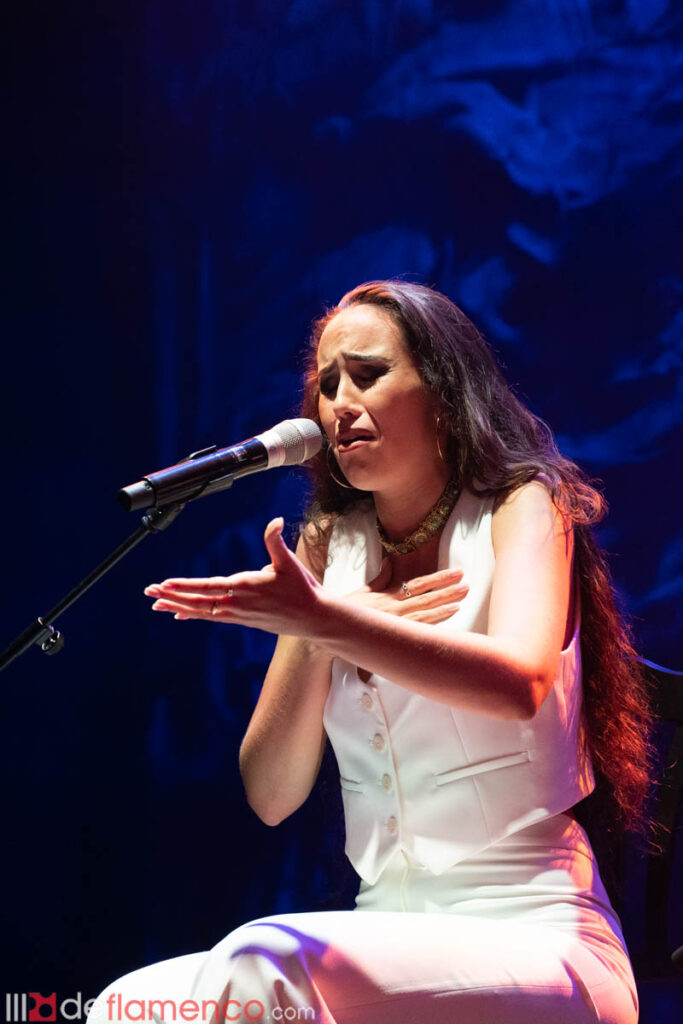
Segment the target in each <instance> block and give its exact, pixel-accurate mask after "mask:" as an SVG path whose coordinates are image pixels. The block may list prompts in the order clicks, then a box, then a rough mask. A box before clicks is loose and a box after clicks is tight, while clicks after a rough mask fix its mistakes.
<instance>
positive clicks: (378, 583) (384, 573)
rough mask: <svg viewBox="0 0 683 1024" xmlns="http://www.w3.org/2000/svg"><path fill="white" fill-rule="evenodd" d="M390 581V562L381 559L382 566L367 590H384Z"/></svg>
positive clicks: (386, 559)
mask: <svg viewBox="0 0 683 1024" xmlns="http://www.w3.org/2000/svg"><path fill="white" fill-rule="evenodd" d="M390 581H391V561H390V559H388V558H383V559H382V565H381V566H380V570H379V573H378V575H377V576H375V578H374V580H371V581H370V583H369V584H368V589H369V590H374V591H378V590H386V589H387V587H388V586H389V583H390Z"/></svg>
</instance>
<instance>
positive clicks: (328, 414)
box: [318, 395, 335, 440]
mask: <svg viewBox="0 0 683 1024" xmlns="http://www.w3.org/2000/svg"><path fill="white" fill-rule="evenodd" d="M318 416H319V417H320V424H321V426H322V428H323V430H324V431H325V433H326V434H327V436H328V438H329V439H330V440H332V439H333V437H334V422H335V418H334V413H333V412H332V407H331V405H330V402H329V401H328V400H327V399H326V398H324V397H323V396H322V395H320V396H319V397H318Z"/></svg>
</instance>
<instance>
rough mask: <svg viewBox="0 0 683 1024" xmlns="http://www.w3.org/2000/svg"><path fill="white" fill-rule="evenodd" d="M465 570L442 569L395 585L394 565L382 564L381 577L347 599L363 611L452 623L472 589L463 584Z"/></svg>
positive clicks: (389, 562) (417, 620)
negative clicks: (370, 610) (393, 579)
mask: <svg viewBox="0 0 683 1024" xmlns="http://www.w3.org/2000/svg"><path fill="white" fill-rule="evenodd" d="M462 576H463V573H462V569H440V570H439V571H438V572H432V573H429V574H428V575H426V576H416V577H414V578H413V579H410V580H406V581H405V586H404V584H403V583H399V582H392V579H391V577H392V565H391V561H390V560H389V559H388V558H385V559H384V561H383V562H382V567H381V569H380V571H379V575H378V576H376V577H375V579H374V580H372V581H371V582H370V583H366V584H365V586H363V587H360V588H359V589H358V590H354V591H353V592H352V593H351V594H347V595H346V600H347V601H353V602H354V604H357V605H360V606H361V607H363V608H372V609H374V610H375V611H380V612H389V614H390V615H400V616H401V617H402V618H405V619H412V620H413V621H414V622H427V623H431V624H435V623H437V622H443V621H444V620H445V619H450V617H451V615H455V613H456V612H457V611H458V610H459V608H460V602H461V601H462V600H463V598H464V597H465V596H466V595H467V593H468V591H469V587H468V586H467V584H466V583H463V582H462Z"/></svg>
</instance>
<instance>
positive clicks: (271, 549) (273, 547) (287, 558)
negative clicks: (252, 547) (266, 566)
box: [263, 516, 294, 572]
mask: <svg viewBox="0 0 683 1024" xmlns="http://www.w3.org/2000/svg"><path fill="white" fill-rule="evenodd" d="M284 526H285V521H284V519H283V518H282V516H278V517H277V519H271V521H270V522H269V523H268V525H267V526H266V530H265V533H264V534H263V539H264V541H265V545H266V550H267V551H268V554H269V555H270V560H271V562H272V565H273V568H274V569H275V571H276V572H282V571H283V570H285V569H287V568H288V567H289V565H290V562H291V559H292V558H293V557H294V556H293V555H292V552H291V551H290V550H289V548H288V547H287V545H286V544H285V542H284V540H283V537H282V531H283V529H284Z"/></svg>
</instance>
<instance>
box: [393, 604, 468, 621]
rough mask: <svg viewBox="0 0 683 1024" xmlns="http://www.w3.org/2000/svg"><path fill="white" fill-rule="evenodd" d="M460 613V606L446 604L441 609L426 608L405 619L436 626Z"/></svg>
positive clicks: (408, 615) (412, 613) (410, 614)
mask: <svg viewBox="0 0 683 1024" xmlns="http://www.w3.org/2000/svg"><path fill="white" fill-rule="evenodd" d="M458 611H460V605H459V604H455V603H452V604H444V605H441V607H440V608H426V609H424V610H423V611H417V612H408V614H407V615H405V616H404V618H406V619H411V620H412V621H413V622H424V623H427V624H428V625H436V624H437V623H438V622H445V621H446V619H450V618H451V616H453V615H455V614H456V612H458Z"/></svg>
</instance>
